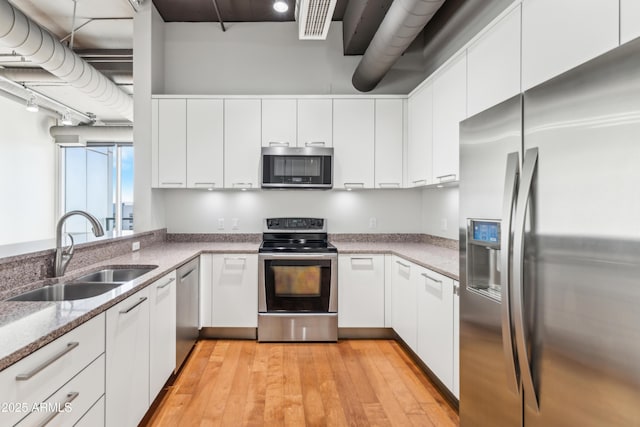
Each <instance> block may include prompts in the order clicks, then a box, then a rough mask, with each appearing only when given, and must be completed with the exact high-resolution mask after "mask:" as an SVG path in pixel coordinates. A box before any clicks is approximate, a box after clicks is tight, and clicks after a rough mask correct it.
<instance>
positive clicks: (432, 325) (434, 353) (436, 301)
mask: <svg viewBox="0 0 640 427" xmlns="http://www.w3.org/2000/svg"><path fill="white" fill-rule="evenodd" d="M416 273H417V274H415V275H414V276H413V278H414V280H415V282H416V289H417V294H418V351H417V354H418V356H419V357H420V359H422V361H423V362H424V363H425V365H427V366H428V367H429V369H430V370H431V371H432V372H433V373H434V374H435V375H436V376H437V377H438V378H439V379H440V381H442V383H443V384H444V385H446V386H447V387H448V388H449V390H452V391H453V363H454V362H453V280H452V279H450V278H448V277H445V276H443V275H441V274H438V273H434V272H433V271H430V270H427V269H426V268H422V267H417V266H416Z"/></svg>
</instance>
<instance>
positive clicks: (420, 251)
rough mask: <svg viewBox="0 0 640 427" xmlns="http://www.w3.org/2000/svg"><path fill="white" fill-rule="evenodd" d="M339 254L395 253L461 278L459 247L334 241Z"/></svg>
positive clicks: (429, 267)
mask: <svg viewBox="0 0 640 427" xmlns="http://www.w3.org/2000/svg"><path fill="white" fill-rule="evenodd" d="M332 243H333V245H334V246H335V247H336V248H338V253H339V254H393V255H398V256H399V257H401V258H404V259H406V260H407V261H411V262H413V263H415V264H418V265H420V266H422V267H425V268H428V269H430V270H433V271H435V272H436V273H440V274H443V275H445V276H447V277H450V278H452V279H454V280H460V279H459V273H458V270H459V268H460V263H459V253H458V250H457V249H449V248H444V247H442V246H436V245H431V244H428V243H396V242H394V243H387V242H332Z"/></svg>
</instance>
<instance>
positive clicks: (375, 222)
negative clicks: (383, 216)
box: [369, 216, 378, 228]
mask: <svg viewBox="0 0 640 427" xmlns="http://www.w3.org/2000/svg"><path fill="white" fill-rule="evenodd" d="M377 226H378V220H377V219H376V217H374V216H372V217H371V218H369V228H376V227H377Z"/></svg>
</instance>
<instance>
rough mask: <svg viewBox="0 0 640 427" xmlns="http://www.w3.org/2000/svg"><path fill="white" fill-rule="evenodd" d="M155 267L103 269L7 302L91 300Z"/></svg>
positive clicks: (27, 293) (26, 293)
mask: <svg viewBox="0 0 640 427" xmlns="http://www.w3.org/2000/svg"><path fill="white" fill-rule="evenodd" d="M157 267H158V266H157V265H147V266H143V267H135V268H130V267H123V268H118V267H114V268H105V269H102V270H99V271H95V272H93V273H89V274H86V275H84V276H82V277H79V278H77V279H76V280H73V281H71V282H69V283H58V284H57V285H51V286H45V287H42V288H39V289H35V290H33V291H30V292H25V293H24V294H20V295H18V296H15V297H13V298H9V300H8V301H72V300H78V299H85V298H91V297H95V296H98V295H102V294H104V293H107V292H109V291H111V290H113V289H115V288H117V287H119V286H122V285H124V284H125V283H127V282H130V281H132V280H133V279H136V278H138V277H140V276H142V275H143V274H146V273H148V272H150V271H151V270H153V269H154V268H157Z"/></svg>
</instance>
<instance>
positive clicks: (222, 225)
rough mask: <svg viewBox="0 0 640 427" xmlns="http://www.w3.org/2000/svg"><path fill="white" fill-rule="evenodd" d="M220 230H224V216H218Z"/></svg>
mask: <svg viewBox="0 0 640 427" xmlns="http://www.w3.org/2000/svg"><path fill="white" fill-rule="evenodd" d="M218 230H224V218H218Z"/></svg>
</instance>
